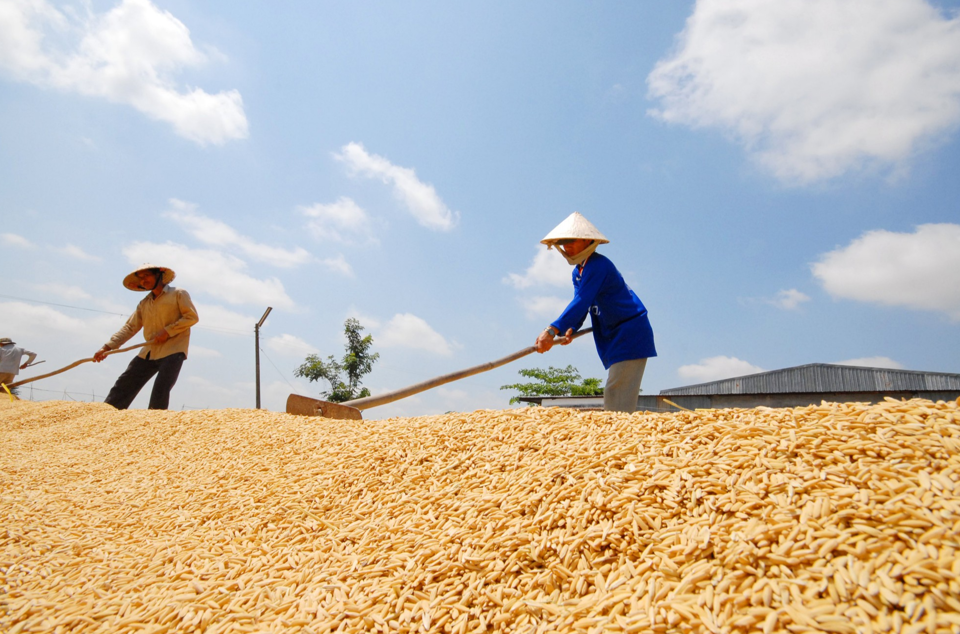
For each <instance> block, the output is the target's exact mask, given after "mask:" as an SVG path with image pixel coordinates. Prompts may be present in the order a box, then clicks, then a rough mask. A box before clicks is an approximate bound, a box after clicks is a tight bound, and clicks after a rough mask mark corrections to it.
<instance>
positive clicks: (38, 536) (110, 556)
mask: <svg viewBox="0 0 960 634" xmlns="http://www.w3.org/2000/svg"><path fill="white" fill-rule="evenodd" d="M958 420H960V404H958V403H954V402H949V403H942V402H941V403H931V402H928V401H920V400H913V401H906V402H903V401H894V400H888V401H884V402H882V403H879V404H876V405H865V404H830V403H824V404H822V405H820V406H814V407H805V408H795V409H770V408H757V409H755V410H709V411H698V412H678V413H676V414H634V415H626V414H615V413H604V412H595V413H590V412H581V413H578V412H575V411H571V410H565V409H547V408H535V409H519V410H505V411H478V412H474V413H470V414H447V415H444V416H433V417H421V418H407V419H404V418H395V419H389V420H384V421H333V420H327V419H321V418H301V417H293V416H287V415H284V414H274V413H269V412H263V411H257V410H218V411H191V412H156V411H117V410H114V409H113V408H111V407H109V406H107V405H103V404H82V403H62V402H45V403H26V402H9V401H5V402H3V403H2V404H0V631H9V632H41V631H43V632H47V631H62V632H139V631H146V630H150V631H171V632H172V631H178V632H242V631H251V632H254V631H255V632H286V631H298V630H302V631H304V632H316V633H320V632H333V631H341V632H344V631H346V632H487V631H502V632H508V631H531V632H534V631H552V632H577V631H582V632H648V631H654V632H720V631H723V632H731V633H733V632H756V631H763V632H764V633H765V634H773V633H774V632H777V633H785V632H800V631H818V632H823V631H828V632H855V631H877V632H879V631H887V630H890V629H895V630H896V631H901V632H907V631H910V632H913V631H916V632H921V631H922V632H944V633H945V632H954V633H960V602H958V601H957V599H956V597H957V596H958V594H960V541H958V537H957V536H958V533H960V485H958V482H960V424H958Z"/></svg>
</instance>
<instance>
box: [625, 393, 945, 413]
mask: <svg viewBox="0 0 960 634" xmlns="http://www.w3.org/2000/svg"><path fill="white" fill-rule="evenodd" d="M888 396H889V397H890V398H895V399H898V400H899V399H911V398H923V399H927V400H930V401H948V400H950V401H952V400H956V399H957V398H958V397H960V391H948V392H808V393H800V394H713V395H709V396H699V395H698V396H682V395H677V394H674V395H669V396H657V397H655V398H656V403H655V404H654V407H650V405H651V404H650V403H641V404H640V405H641V409H649V410H650V411H677V410H676V408H674V407H672V406H671V405H670V404H669V403H666V402H664V399H667V400H670V401H673V402H674V403H676V404H677V405H680V406H681V407H684V408H686V409H722V408H727V407H737V408H751V407H806V406H808V405H819V404H820V403H821V402H822V401H827V402H828V403H879V402H881V401H883V399H884V398H885V397H888ZM648 398H650V397H648ZM644 405H646V406H647V407H646V408H644Z"/></svg>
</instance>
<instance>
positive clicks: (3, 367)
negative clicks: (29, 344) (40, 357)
mask: <svg viewBox="0 0 960 634" xmlns="http://www.w3.org/2000/svg"><path fill="white" fill-rule="evenodd" d="M23 355H27V357H29V358H28V359H27V360H26V361H25V362H24V363H23V364H21V363H20V361H21V359H22V358H23ZM36 358H37V353H36V352H30V351H29V350H25V349H24V348H21V347H20V346H18V345H17V342H16V341H14V340H13V339H11V338H10V337H0V383H3V384H4V385H9V384H10V383H13V382H14V379H16V378H17V375H18V374H20V370H26V369H27V366H28V365H30V364H31V363H33V360H34V359H36Z"/></svg>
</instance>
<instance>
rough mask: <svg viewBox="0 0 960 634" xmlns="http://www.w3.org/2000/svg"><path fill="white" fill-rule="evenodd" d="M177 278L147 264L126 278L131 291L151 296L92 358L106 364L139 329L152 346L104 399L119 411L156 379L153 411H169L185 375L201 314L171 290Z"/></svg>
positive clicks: (169, 271)
mask: <svg viewBox="0 0 960 634" xmlns="http://www.w3.org/2000/svg"><path fill="white" fill-rule="evenodd" d="M174 277H176V273H174V272H173V270H172V269H169V268H166V267H163V266H154V265H153V264H144V265H143V266H141V267H140V268H138V269H136V270H135V271H133V272H132V273H130V274H129V275H127V276H126V277H125V278H124V279H123V285H124V286H125V287H126V288H128V289H130V290H131V291H148V293H147V296H146V297H144V298H143V299H142V300H140V303H139V304H137V308H136V310H135V311H134V312H133V314H132V315H130V318H129V319H127V323H125V324H124V325H123V327H122V328H120V330H118V331H117V332H116V334H114V335H113V336H112V337H110V341H108V342H107V343H105V344H103V347H102V348H100V349H99V350H97V352H96V353H94V355H93V360H94V362H95V363H99V362H101V361H103V360H104V359H105V358H106V356H107V352H109V351H110V350H116V349H117V348H119V347H120V346H122V345H123V344H124V343H125V342H127V341H129V340H130V338H131V337H133V336H134V335H135V334H137V332H139V331H140V329H141V328H142V329H143V336H144V339H146V340H147V341H148V342H150V345H148V346H146V347H144V348H142V349H141V350H140V354H138V355H137V356H136V357H134V358H133V360H131V361H130V364H129V365H128V366H127V369H126V370H124V371H123V374H121V375H120V377H119V378H118V379H117V382H116V383H114V385H113V387H112V388H111V389H110V393H109V394H108V395H107V398H106V399H105V400H104V403H109V404H110V405H113V406H114V407H116V408H117V409H127V408H128V407H130V404H131V403H132V402H133V399H135V398H136V397H137V394H139V393H140V390H141V389H142V388H143V386H144V385H146V384H147V381H149V380H150V379H151V378H153V376H154V375H156V377H157V378H156V380H155V381H154V383H153V391H152V392H151V393H150V405H149V408H150V409H167V408H168V407H169V405H170V391H171V390H172V389H173V386H174V385H175V384H176V382H177V378H178V377H179V376H180V368H181V366H183V362H184V361H185V360H186V359H187V350H188V348H189V347H190V328H191V327H193V326H194V325H195V324H196V323H197V322H198V321H199V316H198V315H197V309H196V307H194V305H193V301H191V299H190V294H189V293H187V291H185V290H183V289H181V288H174V287H173V286H170V282H172V281H173V278H174Z"/></svg>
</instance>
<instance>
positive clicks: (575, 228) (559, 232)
mask: <svg viewBox="0 0 960 634" xmlns="http://www.w3.org/2000/svg"><path fill="white" fill-rule="evenodd" d="M578 238H583V239H585V240H596V241H597V243H598V244H606V243H607V242H610V241H609V240H607V237H606V236H605V235H603V234H602V233H600V230H599V229H597V228H596V227H594V226H593V224H592V223H591V222H590V221H589V220H587V219H586V218H584V217H583V214H581V213H580V212H579V211H575V212H573V213H572V214H570V215H569V216H567V218H566V220H564V221H563V222H561V223H560V224H558V225H557V226H556V227H554V228H553V231H551V232H550V233H548V234H547V236H546V237H545V238H544V239H543V240H541V241H540V244H545V245H547V246H553V245H554V244H556V243H557V241H558V240H570V239H578Z"/></svg>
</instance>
